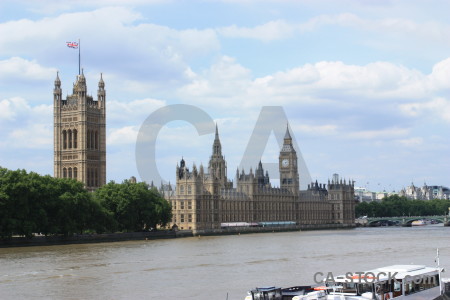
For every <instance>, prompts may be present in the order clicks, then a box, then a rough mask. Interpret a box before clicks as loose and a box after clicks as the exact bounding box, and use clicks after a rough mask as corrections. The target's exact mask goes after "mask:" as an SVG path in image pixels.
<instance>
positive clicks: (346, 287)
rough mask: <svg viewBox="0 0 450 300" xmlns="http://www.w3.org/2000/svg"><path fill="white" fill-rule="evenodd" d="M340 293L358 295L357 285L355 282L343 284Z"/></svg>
mask: <svg viewBox="0 0 450 300" xmlns="http://www.w3.org/2000/svg"><path fill="white" fill-rule="evenodd" d="M339 292H340V293H355V294H356V283H353V282H348V283H343V284H342V288H340V289H339Z"/></svg>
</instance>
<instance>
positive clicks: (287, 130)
mask: <svg viewBox="0 0 450 300" xmlns="http://www.w3.org/2000/svg"><path fill="white" fill-rule="evenodd" d="M284 139H292V138H291V134H290V133H289V123H288V124H286V134H285V135H284Z"/></svg>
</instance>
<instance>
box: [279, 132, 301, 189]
mask: <svg viewBox="0 0 450 300" xmlns="http://www.w3.org/2000/svg"><path fill="white" fill-rule="evenodd" d="M279 168H280V186H281V188H282V189H287V190H289V191H290V192H291V193H293V194H294V195H296V196H298V194H299V188H300V181H299V177H298V168H297V153H296V152H295V149H294V146H293V145H292V138H291V134H290V133H289V126H288V127H287V128H286V134H285V135H284V142H283V147H282V148H281V151H280V158H279Z"/></svg>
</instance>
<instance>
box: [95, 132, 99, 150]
mask: <svg viewBox="0 0 450 300" xmlns="http://www.w3.org/2000/svg"><path fill="white" fill-rule="evenodd" d="M94 140H95V149H98V132H97V131H95V139H94Z"/></svg>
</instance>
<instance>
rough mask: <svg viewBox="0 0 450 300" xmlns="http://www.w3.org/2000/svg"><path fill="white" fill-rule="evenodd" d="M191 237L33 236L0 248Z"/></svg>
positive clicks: (0, 243) (134, 234) (138, 234)
mask: <svg viewBox="0 0 450 300" xmlns="http://www.w3.org/2000/svg"><path fill="white" fill-rule="evenodd" d="M185 236H192V233H189V232H182V231H178V232H175V231H168V230H167V231H153V232H126V233H105V234H79V235H73V236H68V237H65V236H34V237H32V238H31V239H28V238H25V237H12V238H11V239H7V240H0V247H26V246H48V245H64V244H87V243H110V242H121V241H133V240H155V239H173V238H177V237H185Z"/></svg>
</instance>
